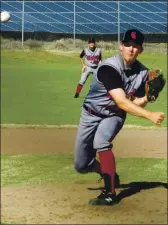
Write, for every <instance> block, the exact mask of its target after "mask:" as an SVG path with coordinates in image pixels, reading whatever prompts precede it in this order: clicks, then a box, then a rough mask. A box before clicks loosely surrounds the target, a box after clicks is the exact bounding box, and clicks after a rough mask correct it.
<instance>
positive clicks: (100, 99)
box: [84, 54, 148, 116]
mask: <svg viewBox="0 0 168 225" xmlns="http://www.w3.org/2000/svg"><path fill="white" fill-rule="evenodd" d="M103 65H108V66H111V67H113V68H115V69H116V70H117V71H118V72H119V74H120V76H121V78H122V81H123V85H124V91H125V93H126V95H127V97H130V96H133V95H135V94H136V91H137V90H138V89H139V88H140V86H141V85H142V83H144V82H145V81H146V80H147V78H148V69H147V68H146V67H145V66H144V65H143V64H141V63H140V62H139V61H136V71H135V74H132V75H131V76H129V77H128V76H127V75H126V72H125V69H126V68H125V65H124V63H123V60H122V56H121V54H118V55H116V56H113V57H110V58H108V59H106V60H104V61H103V63H102V64H101V65H100V66H99V68H100V67H101V66H103ZM84 104H85V105H86V106H87V107H89V108H91V109H92V110H94V111H95V112H97V113H98V114H102V115H107V116H112V115H122V114H123V115H124V114H125V112H124V111H123V110H121V109H120V108H119V107H118V106H117V105H116V104H115V102H114V101H113V99H112V97H111V96H110V95H108V93H107V90H106V89H105V87H104V85H103V84H102V83H101V82H99V81H98V79H97V74H96V75H95V77H94V78H93V82H92V85H91V88H90V91H89V93H88V95H87V97H86V99H85V102H84Z"/></svg>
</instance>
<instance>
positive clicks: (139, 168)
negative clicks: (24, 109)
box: [1, 154, 167, 186]
mask: <svg viewBox="0 0 168 225" xmlns="http://www.w3.org/2000/svg"><path fill="white" fill-rule="evenodd" d="M73 160H74V159H73V156H72V155H70V154H69V155H64V154H53V155H51V154H41V155H38V154H29V155H25V154H24V155H13V154H11V155H10V154H9V155H2V177H1V182H2V186H13V185H14V186H15V185H28V184H42V183H57V182H64V181H66V182H68V181H77V180H81V181H82V180H95V183H96V179H99V176H98V175H96V174H93V173H90V174H85V175H83V174H78V173H76V172H75V170H74V168H73ZM116 162H117V168H118V169H117V172H118V173H119V174H120V178H121V180H122V183H125V182H126V183H127V182H128V180H129V182H131V181H148V182H157V181H158V182H167V172H166V171H167V170H165V168H166V164H167V161H166V159H153V158H152V159H150V158H148V159H145V158H141V159H140V158H134V159H133V158H127V159H126V158H125V159H124V158H117V160H116ZM133 168H134V169H133ZM144 168H145V170H144Z"/></svg>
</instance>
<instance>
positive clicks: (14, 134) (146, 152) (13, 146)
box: [1, 128, 167, 158]
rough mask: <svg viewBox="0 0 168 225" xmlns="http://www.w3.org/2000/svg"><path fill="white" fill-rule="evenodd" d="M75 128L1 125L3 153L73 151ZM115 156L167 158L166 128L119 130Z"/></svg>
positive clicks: (115, 142)
mask: <svg viewBox="0 0 168 225" xmlns="http://www.w3.org/2000/svg"><path fill="white" fill-rule="evenodd" d="M76 131H77V130H76V129H74V128H72V129H70V128H69V129H62V128H60V129H57V128H50V129H47V128H2V129H1V146H2V147H1V152H2V153H19V154H21V153H22V154H23V153H25V154H27V153H73V149H74V143H75V136H76ZM113 145H114V148H113V151H114V153H115V155H116V157H123V158H125V157H150V158H153V157H155V158H165V157H167V129H133V128H132V129H131V128H125V129H123V130H121V131H120V133H119V134H118V136H117V137H116V139H115V140H114V142H113Z"/></svg>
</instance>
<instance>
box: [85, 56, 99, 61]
mask: <svg viewBox="0 0 168 225" xmlns="http://www.w3.org/2000/svg"><path fill="white" fill-rule="evenodd" d="M87 60H88V61H97V60H98V56H90V55H88V56H87Z"/></svg>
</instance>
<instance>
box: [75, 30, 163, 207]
mask: <svg viewBox="0 0 168 225" xmlns="http://www.w3.org/2000/svg"><path fill="white" fill-rule="evenodd" d="M143 42H144V36H143V34H142V33H141V32H140V31H138V30H136V29H134V30H128V31H127V32H126V33H125V35H124V37H123V40H122V42H121V44H120V50H121V52H120V53H119V54H117V55H115V56H113V57H109V58H107V59H105V60H104V61H103V62H102V63H101V65H99V67H98V69H97V73H96V74H95V76H94V77H93V81H92V85H91V87H90V91H89V93H88V95H87V97H86V98H85V100H84V103H83V107H82V112H81V118H80V123H79V127H78V132H77V137H76V144H75V161H74V166H75V169H76V170H77V171H78V172H79V173H88V172H97V173H99V174H100V175H102V177H103V179H104V190H103V191H102V192H101V194H100V195H99V196H98V197H97V198H95V199H91V200H90V201H89V204H91V205H113V204H116V203H118V200H117V196H116V192H115V172H116V163H115V156H114V154H113V152H112V151H111V150H112V147H113V145H112V141H113V139H114V138H115V137H116V135H117V134H118V132H119V131H120V130H121V128H122V127H123V124H124V122H125V119H126V115H127V113H129V114H132V115H134V116H137V117H142V118H145V119H148V120H150V121H152V122H153V123H154V124H156V125H160V124H161V123H162V121H163V120H164V113H162V112H152V111H148V110H146V109H144V106H145V105H146V104H147V103H148V98H147V95H146V92H145V83H146V81H147V79H148V76H149V69H148V68H147V67H145V66H144V65H143V64H142V63H140V62H139V61H138V60H137V56H138V55H139V54H141V53H142V52H143V46H142V45H143ZM123 151H124V149H123ZM96 152H97V153H98V156H99V161H98V160H96V158H95V157H96Z"/></svg>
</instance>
